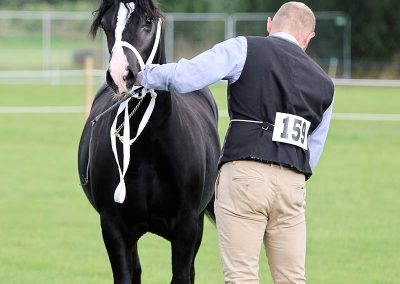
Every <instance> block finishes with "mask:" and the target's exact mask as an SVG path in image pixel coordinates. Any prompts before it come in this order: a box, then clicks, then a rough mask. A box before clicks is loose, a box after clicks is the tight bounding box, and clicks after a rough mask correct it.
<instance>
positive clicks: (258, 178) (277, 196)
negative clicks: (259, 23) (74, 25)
mask: <svg viewBox="0 0 400 284" xmlns="http://www.w3.org/2000/svg"><path fill="white" fill-rule="evenodd" d="M314 29H315V17H314V14H313V12H312V11H311V10H310V8H308V7H307V6H306V5H305V4H303V3H300V2H288V3H286V4H284V5H283V6H282V7H281V8H280V9H279V10H278V11H277V13H276V15H275V16H274V18H273V19H271V18H268V22H267V30H268V32H269V36H268V37H237V38H234V39H230V40H227V41H225V42H222V43H220V44H217V45H216V46H214V47H213V48H212V49H210V50H208V51H206V52H204V53H202V54H200V55H198V56H197V57H195V58H193V59H191V60H186V59H181V60H180V61H179V62H178V63H172V64H166V65H162V66H160V65H151V66H149V67H148V68H146V69H145V70H144V71H143V72H140V73H139V75H138V81H139V83H140V85H142V86H144V87H146V88H154V89H161V90H172V89H175V90H176V91H178V92H181V93H184V92H189V91H192V90H196V89H200V88H202V87H204V86H207V85H209V84H212V83H214V82H216V81H219V80H220V79H227V80H228V85H229V86H228V104H229V116H230V119H231V123H230V126H229V129H228V132H227V134H226V138H225V143H224V147H223V150H222V154H221V158H220V164H219V166H220V174H219V177H218V179H217V181H216V193H215V194H216V201H215V214H216V222H217V230H218V237H219V247H220V252H221V258H222V263H223V269H224V277H225V283H240V284H242V283H246V284H247V283H259V280H258V269H259V264H258V262H259V252H260V248H261V244H262V243H263V242H264V245H265V248H266V253H267V257H268V263H269V266H270V270H271V274H272V278H273V280H274V283H279V284H283V283H305V251H306V225H305V214H304V212H305V195H306V187H305V180H306V179H308V178H309V177H310V176H311V174H312V168H314V167H315V165H316V164H317V162H318V160H319V157H320V155H321V152H322V149H323V145H324V143H325V139H326V136H327V132H328V127H329V121H330V117H331V113H332V104H333V92H334V87H333V84H332V81H331V80H330V78H329V77H328V76H327V75H326V74H325V73H324V72H323V70H322V69H321V68H320V67H319V66H318V65H317V64H316V63H315V62H314V61H313V60H312V59H310V58H309V57H308V56H307V55H306V54H305V52H304V50H305V49H306V47H307V45H308V43H309V42H310V40H311V39H312V38H313V37H314V35H315V33H314Z"/></svg>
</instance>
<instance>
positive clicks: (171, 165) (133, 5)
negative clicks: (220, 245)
mask: <svg viewBox="0 0 400 284" xmlns="http://www.w3.org/2000/svg"><path fill="white" fill-rule="evenodd" d="M94 15H95V16H94V21H93V24H92V28H91V33H92V34H93V36H95V35H96V33H97V30H98V29H99V28H100V27H101V28H102V29H103V30H104V32H105V34H106V36H107V43H108V47H109V51H110V55H111V60H110V68H109V70H108V71H107V83H108V84H104V85H103V86H102V87H101V88H100V90H99V91H98V93H97V95H96V97H95V99H94V101H93V105H92V108H91V112H90V115H89V118H88V121H87V123H86V125H85V127H84V130H83V133H82V136H81V141H80V145H79V153H78V156H79V157H78V168H79V175H80V180H81V183H82V187H83V190H84V192H85V194H86V196H87V198H88V199H89V201H90V203H91V204H92V205H93V207H94V208H95V209H96V210H97V211H98V213H99V214H100V221H101V228H102V234H103V239H104V243H105V246H106V248H107V252H108V255H109V259H110V262H111V267H112V271H113V276H114V283H141V266H140V261H139V256H138V251H137V241H138V240H139V238H140V237H141V236H142V235H144V234H145V233H146V232H151V233H154V234H157V235H159V236H162V237H163V238H165V239H167V240H169V241H170V242H171V250H172V273H173V277H172V281H171V283H185V284H188V283H194V260H195V256H196V253H197V251H198V249H199V246H200V243H201V239H202V234H203V220H204V214H205V213H209V215H211V217H213V201H214V181H215V178H216V174H217V162H218V161H217V160H218V157H219V154H220V144H219V138H218V133H217V117H218V115H217V108H216V104H215V101H214V100H213V98H212V95H211V93H210V92H209V90H208V89H202V90H199V91H195V92H192V93H186V94H179V93H175V92H158V91H157V93H158V96H157V98H156V99H154V98H152V97H151V96H150V95H146V96H144V98H143V99H142V100H137V99H135V98H132V99H131V100H130V101H129V103H128V104H127V107H128V110H129V112H131V113H132V110H134V111H133V112H134V114H133V116H132V117H131V118H130V120H129V122H130V123H129V130H130V132H132V133H137V132H138V127H139V124H140V122H141V121H142V120H143V119H142V118H143V116H144V115H145V112H147V111H148V110H149V109H150V107H149V105H150V104H151V103H152V102H153V103H154V102H155V107H154V111H153V112H152V114H151V116H150V119H149V120H148V123H147V124H146V126H145V127H144V129H143V131H142V132H141V134H140V135H139V137H138V138H137V139H136V141H135V142H134V143H133V145H132V146H131V147H130V148H129V149H130V150H129V151H130V155H129V158H130V164H129V167H127V169H126V173H125V174H124V175H122V177H121V174H120V170H119V165H123V166H124V167H125V166H126V165H127V164H126V156H125V155H126V152H124V150H125V149H123V148H124V147H123V145H122V144H123V143H121V142H119V141H118V140H117V142H114V146H115V147H116V154H114V153H113V150H112V144H113V143H112V142H111V140H112V137H113V135H115V134H114V133H111V134H110V129H111V127H112V125H113V121H114V119H115V117H116V115H117V108H118V107H119V106H121V102H123V103H124V102H126V101H127V98H128V97H130V96H132V91H131V90H132V86H133V82H134V80H135V76H136V74H137V73H138V71H139V70H140V69H141V68H143V66H141V65H143V62H142V63H141V62H140V61H141V58H143V59H146V60H147V59H148V58H149V57H150V56H152V57H154V63H161V64H162V63H165V52H164V40H163V33H161V36H160V40H159V43H157V31H158V33H159V34H160V25H161V22H162V19H163V17H162V14H161V13H160V11H159V9H158V8H157V7H156V6H155V4H154V3H153V2H152V0H148V1H145V0H135V1H130V2H129V1H114V0H103V1H102V2H101V3H100V7H99V9H98V10H97V11H96V12H95V14H94ZM130 45H131V47H129V46H130ZM153 45H154V46H156V47H155V48H154V52H152V50H153ZM134 50H136V51H137V53H138V54H139V55H137V54H136V55H135V51H134ZM151 53H153V55H151ZM116 56H119V58H116ZM139 57H140V58H139ZM126 125H127V121H126V120H124V118H123V115H121V117H119V118H118V119H117V126H121V127H119V131H120V132H119V133H120V134H118V135H120V136H123V133H125V132H124V131H125V127H124V126H126ZM127 128H128V127H127ZM117 132H118V130H117ZM139 132H140V131H139ZM110 137H111V138H110ZM124 139H127V137H126V136H125V137H124ZM115 143H116V144H115ZM124 153H125V154H124ZM122 157H123V158H122ZM117 161H118V162H119V165H118V164H117ZM119 184H120V185H121V184H125V185H126V198H124V195H123V197H122V198H120V199H118V198H116V200H117V201H118V202H115V201H114V197H115V196H114V192H115V189H116V188H117V186H118V185H119Z"/></svg>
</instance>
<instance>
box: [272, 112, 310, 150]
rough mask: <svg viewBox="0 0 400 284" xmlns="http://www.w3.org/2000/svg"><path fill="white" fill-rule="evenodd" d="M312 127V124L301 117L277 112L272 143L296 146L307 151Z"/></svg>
mask: <svg viewBox="0 0 400 284" xmlns="http://www.w3.org/2000/svg"><path fill="white" fill-rule="evenodd" d="M310 125H311V122H309V121H308V120H306V119H304V118H302V117H301V116H297V115H293V114H289V113H283V112H277V113H276V117H275V127H274V132H273V134H272V141H276V142H282V143H287V144H291V145H295V146H298V147H301V148H303V149H305V150H307V149H308V146H307V136H308V130H309V129H310Z"/></svg>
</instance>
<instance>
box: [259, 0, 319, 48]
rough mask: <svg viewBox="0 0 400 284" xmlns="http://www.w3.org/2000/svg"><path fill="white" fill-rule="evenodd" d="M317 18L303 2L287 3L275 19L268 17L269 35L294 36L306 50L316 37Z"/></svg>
mask: <svg viewBox="0 0 400 284" xmlns="http://www.w3.org/2000/svg"><path fill="white" fill-rule="evenodd" d="M314 29H315V16H314V13H313V12H312V11H311V9H310V8H309V7H308V6H307V5H305V4H304V3H301V2H287V3H285V4H283V5H282V6H281V7H280V8H279V10H278V11H277V12H276V14H275V16H274V18H273V19H271V18H270V17H268V23H267V31H268V33H269V34H274V33H278V32H286V33H289V34H291V35H292V36H294V37H295V38H296V39H297V41H298V42H299V44H300V47H301V48H302V49H304V50H305V49H306V48H307V46H308V43H309V42H310V40H311V39H312V38H313V37H314V36H315V32H314Z"/></svg>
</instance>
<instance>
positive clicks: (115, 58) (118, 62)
mask: <svg viewBox="0 0 400 284" xmlns="http://www.w3.org/2000/svg"><path fill="white" fill-rule="evenodd" d="M126 5H127V6H128V8H127V7H126V6H125V4H124V3H120V5H119V10H118V15H117V26H116V28H115V43H114V47H113V50H112V54H111V60H110V67H109V70H110V75H111V77H112V79H113V80H114V83H115V84H116V85H117V87H118V90H119V93H124V92H128V89H127V87H126V83H125V80H124V77H125V76H126V75H127V74H128V71H127V67H128V65H129V63H128V59H127V58H126V55H125V54H124V50H123V49H122V46H121V45H120V42H121V41H122V33H123V31H124V30H125V26H126V23H127V22H128V20H129V17H130V16H131V14H132V13H133V11H134V10H135V3H133V2H131V3H127V4H126ZM128 9H129V10H128Z"/></svg>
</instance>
